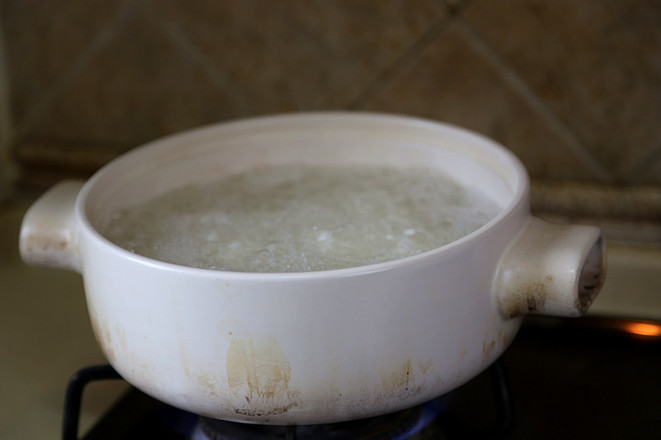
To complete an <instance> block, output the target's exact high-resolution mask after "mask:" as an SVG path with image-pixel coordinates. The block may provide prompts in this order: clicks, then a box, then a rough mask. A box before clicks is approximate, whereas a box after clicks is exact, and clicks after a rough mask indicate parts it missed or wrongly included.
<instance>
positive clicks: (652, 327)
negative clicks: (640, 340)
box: [625, 322, 661, 336]
mask: <svg viewBox="0 0 661 440" xmlns="http://www.w3.org/2000/svg"><path fill="white" fill-rule="evenodd" d="M625 329H626V331H628V332H629V333H633V334H634V335H640V336H661V325H658V324H651V323H646V322H632V323H629V324H627V325H626V327H625Z"/></svg>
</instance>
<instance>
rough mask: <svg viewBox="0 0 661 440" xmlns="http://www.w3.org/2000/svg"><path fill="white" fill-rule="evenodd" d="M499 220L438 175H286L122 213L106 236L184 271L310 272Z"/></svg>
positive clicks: (232, 182)
mask: <svg viewBox="0 0 661 440" xmlns="http://www.w3.org/2000/svg"><path fill="white" fill-rule="evenodd" d="M498 210H499V207H498V206H497V205H496V203H494V202H493V201H492V200H490V199H489V198H487V197H486V196H484V195H483V194H481V193H480V192H477V191H475V190H473V189H468V188H466V187H463V186H460V185H459V184H457V183H456V182H455V181H453V180H451V179H450V178H448V177H446V176H443V175H441V174H439V173H438V172H435V171H433V170H431V169H423V168H406V169H398V168H395V167H374V166H364V165H361V166H338V167H323V166H296V165H282V166H270V167H263V168H258V169H254V170H250V171H248V172H245V173H242V174H238V175H235V176H230V177H227V178H224V179H220V180H218V181H216V182H212V183H209V184H204V185H188V186H185V187H182V188H180V189H176V190H174V191H171V192H168V193H167V194H165V195H163V196H160V197H158V198H156V199H153V200H151V201H149V202H147V203H144V204H142V205H140V206H138V207H134V208H132V209H126V210H122V211H119V212H116V213H115V214H114V215H113V217H112V220H111V222H110V224H109V226H108V228H107V229H106V230H105V232H104V235H105V236H106V237H107V238H108V239H110V240H111V241H113V242H115V243H116V244H118V245H120V246H122V247H124V248H126V249H128V250H130V251H132V252H135V253H137V254H141V255H144V256H147V257H150V258H154V259H157V260H162V261H167V262H170V263H175V264H179V265H185V266H192V267H198V268H205V269H216V270H226V271H237V272H307V271H317V270H330V269H340V268H346V267H355V266H362V265H366V264H373V263H380V262H384V261H390V260H395V259H399V258H403V257H408V256H411V255H415V254H419V253H422V252H425V251H428V250H431V249H434V248H437V247H440V246H443V245H445V244H448V243H450V242H452V241H455V240H457V239H458V238H461V237H463V236H465V235H466V234H468V233H470V232H472V231H474V230H476V229H478V228H479V227H481V226H482V225H484V224H485V223H486V222H488V221H489V220H490V219H491V218H493V217H494V216H495V215H496V214H497V213H498Z"/></svg>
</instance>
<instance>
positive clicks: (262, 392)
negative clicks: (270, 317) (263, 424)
mask: <svg viewBox="0 0 661 440" xmlns="http://www.w3.org/2000/svg"><path fill="white" fill-rule="evenodd" d="M290 379H291V366H290V365H289V361H288V360H287V357H286V356H285V353H284V351H283V350H282V347H281V346H280V344H279V343H278V341H277V340H276V339H275V338H273V337H261V338H245V339H239V338H237V339H232V340H231V341H230V345H229V348H228V350H227V381H228V384H229V387H230V389H231V390H232V391H233V392H234V393H235V394H241V395H243V396H245V399H246V401H247V402H250V401H251V400H252V399H258V400H263V399H273V398H282V397H285V396H286V395H287V392H288V389H289V380H290Z"/></svg>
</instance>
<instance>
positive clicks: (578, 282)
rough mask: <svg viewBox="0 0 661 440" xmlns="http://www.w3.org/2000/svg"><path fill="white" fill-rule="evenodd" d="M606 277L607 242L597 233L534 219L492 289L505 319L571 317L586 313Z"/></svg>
mask: <svg viewBox="0 0 661 440" xmlns="http://www.w3.org/2000/svg"><path fill="white" fill-rule="evenodd" d="M605 276H606V256H605V241H604V239H603V237H602V235H601V231H600V230H599V229H597V228H595V227H592V226H579V225H561V224H553V223H548V222H545V221H543V220H540V219H537V218H534V217H531V219H530V221H529V222H528V224H527V225H526V227H525V228H524V230H523V232H522V233H521V234H520V235H519V236H518V238H517V239H516V241H515V242H514V244H513V245H512V246H511V247H510V248H509V249H508V250H507V252H506V253H505V255H504V256H503V257H502V258H501V260H500V263H499V266H498V271H497V273H496V278H495V282H494V288H495V293H496V297H497V300H498V307H499V309H500V312H501V314H502V315H504V316H505V317H508V318H511V317H515V316H519V315H522V314H529V313H539V314H543V315H553V316H564V317H573V316H581V315H582V314H584V313H585V312H586V311H587V310H588V308H589V307H590V305H591V304H592V302H593V301H594V299H595V297H596V296H597V293H598V292H599V290H600V289H601V286H602V285H603V283H604V278H605Z"/></svg>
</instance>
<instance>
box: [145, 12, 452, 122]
mask: <svg viewBox="0 0 661 440" xmlns="http://www.w3.org/2000/svg"><path fill="white" fill-rule="evenodd" d="M150 3H151V5H152V7H153V11H154V14H158V15H159V16H161V17H163V20H165V21H166V22H167V23H168V25H169V26H171V27H173V28H176V29H178V30H179V31H180V32H181V33H182V34H183V35H185V37H186V38H187V39H188V40H189V41H190V42H191V44H192V46H194V47H195V48H196V49H198V50H199V51H200V52H201V53H202V54H203V55H204V56H205V57H206V58H207V59H208V60H210V61H211V62H212V63H213V64H214V65H215V66H216V67H217V69H218V70H219V71H221V72H222V73H223V75H224V76H225V77H226V78H228V80H229V81H230V82H231V83H232V84H234V85H235V86H236V87H237V88H238V89H240V90H241V91H242V92H243V93H244V94H245V95H246V96H248V97H249V100H250V102H251V103H252V106H253V109H254V111H256V112H258V113H269V112H280V111H295V110H315V109H336V108H343V107H345V106H346V105H347V104H349V103H350V102H351V101H352V100H353V99H355V98H356V97H357V96H358V95H360V93H361V92H362V91H363V89H364V88H365V87H367V86H368V85H369V84H370V83H371V82H372V81H373V80H374V78H375V77H376V76H377V75H379V73H380V72H381V71H382V70H383V69H386V68H388V67H389V66H390V65H391V64H392V63H393V62H395V61H396V60H397V59H398V57H400V56H401V55H402V53H404V52H405V51H406V50H408V48H409V47H410V46H411V45H413V44H414V43H415V42H416V40H417V39H419V38H420V37H421V35H423V34H424V32H425V31H426V30H427V29H428V28H429V27H430V26H431V25H432V24H433V23H434V22H435V21H437V20H439V18H440V17H442V16H443V15H444V11H445V9H444V7H443V5H442V4H441V3H439V2H437V1H436V0H419V1H416V2H415V7H411V3H410V2H408V1H406V0H388V1H380V2H374V1H366V0H358V1H353V0H333V1H324V0H317V1H297V0H281V1H260V0H247V1H242V2H217V1H212V0H205V1H198V2H195V3H194V4H191V3H183V2H177V1H172V0H154V1H151V2H150Z"/></svg>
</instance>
